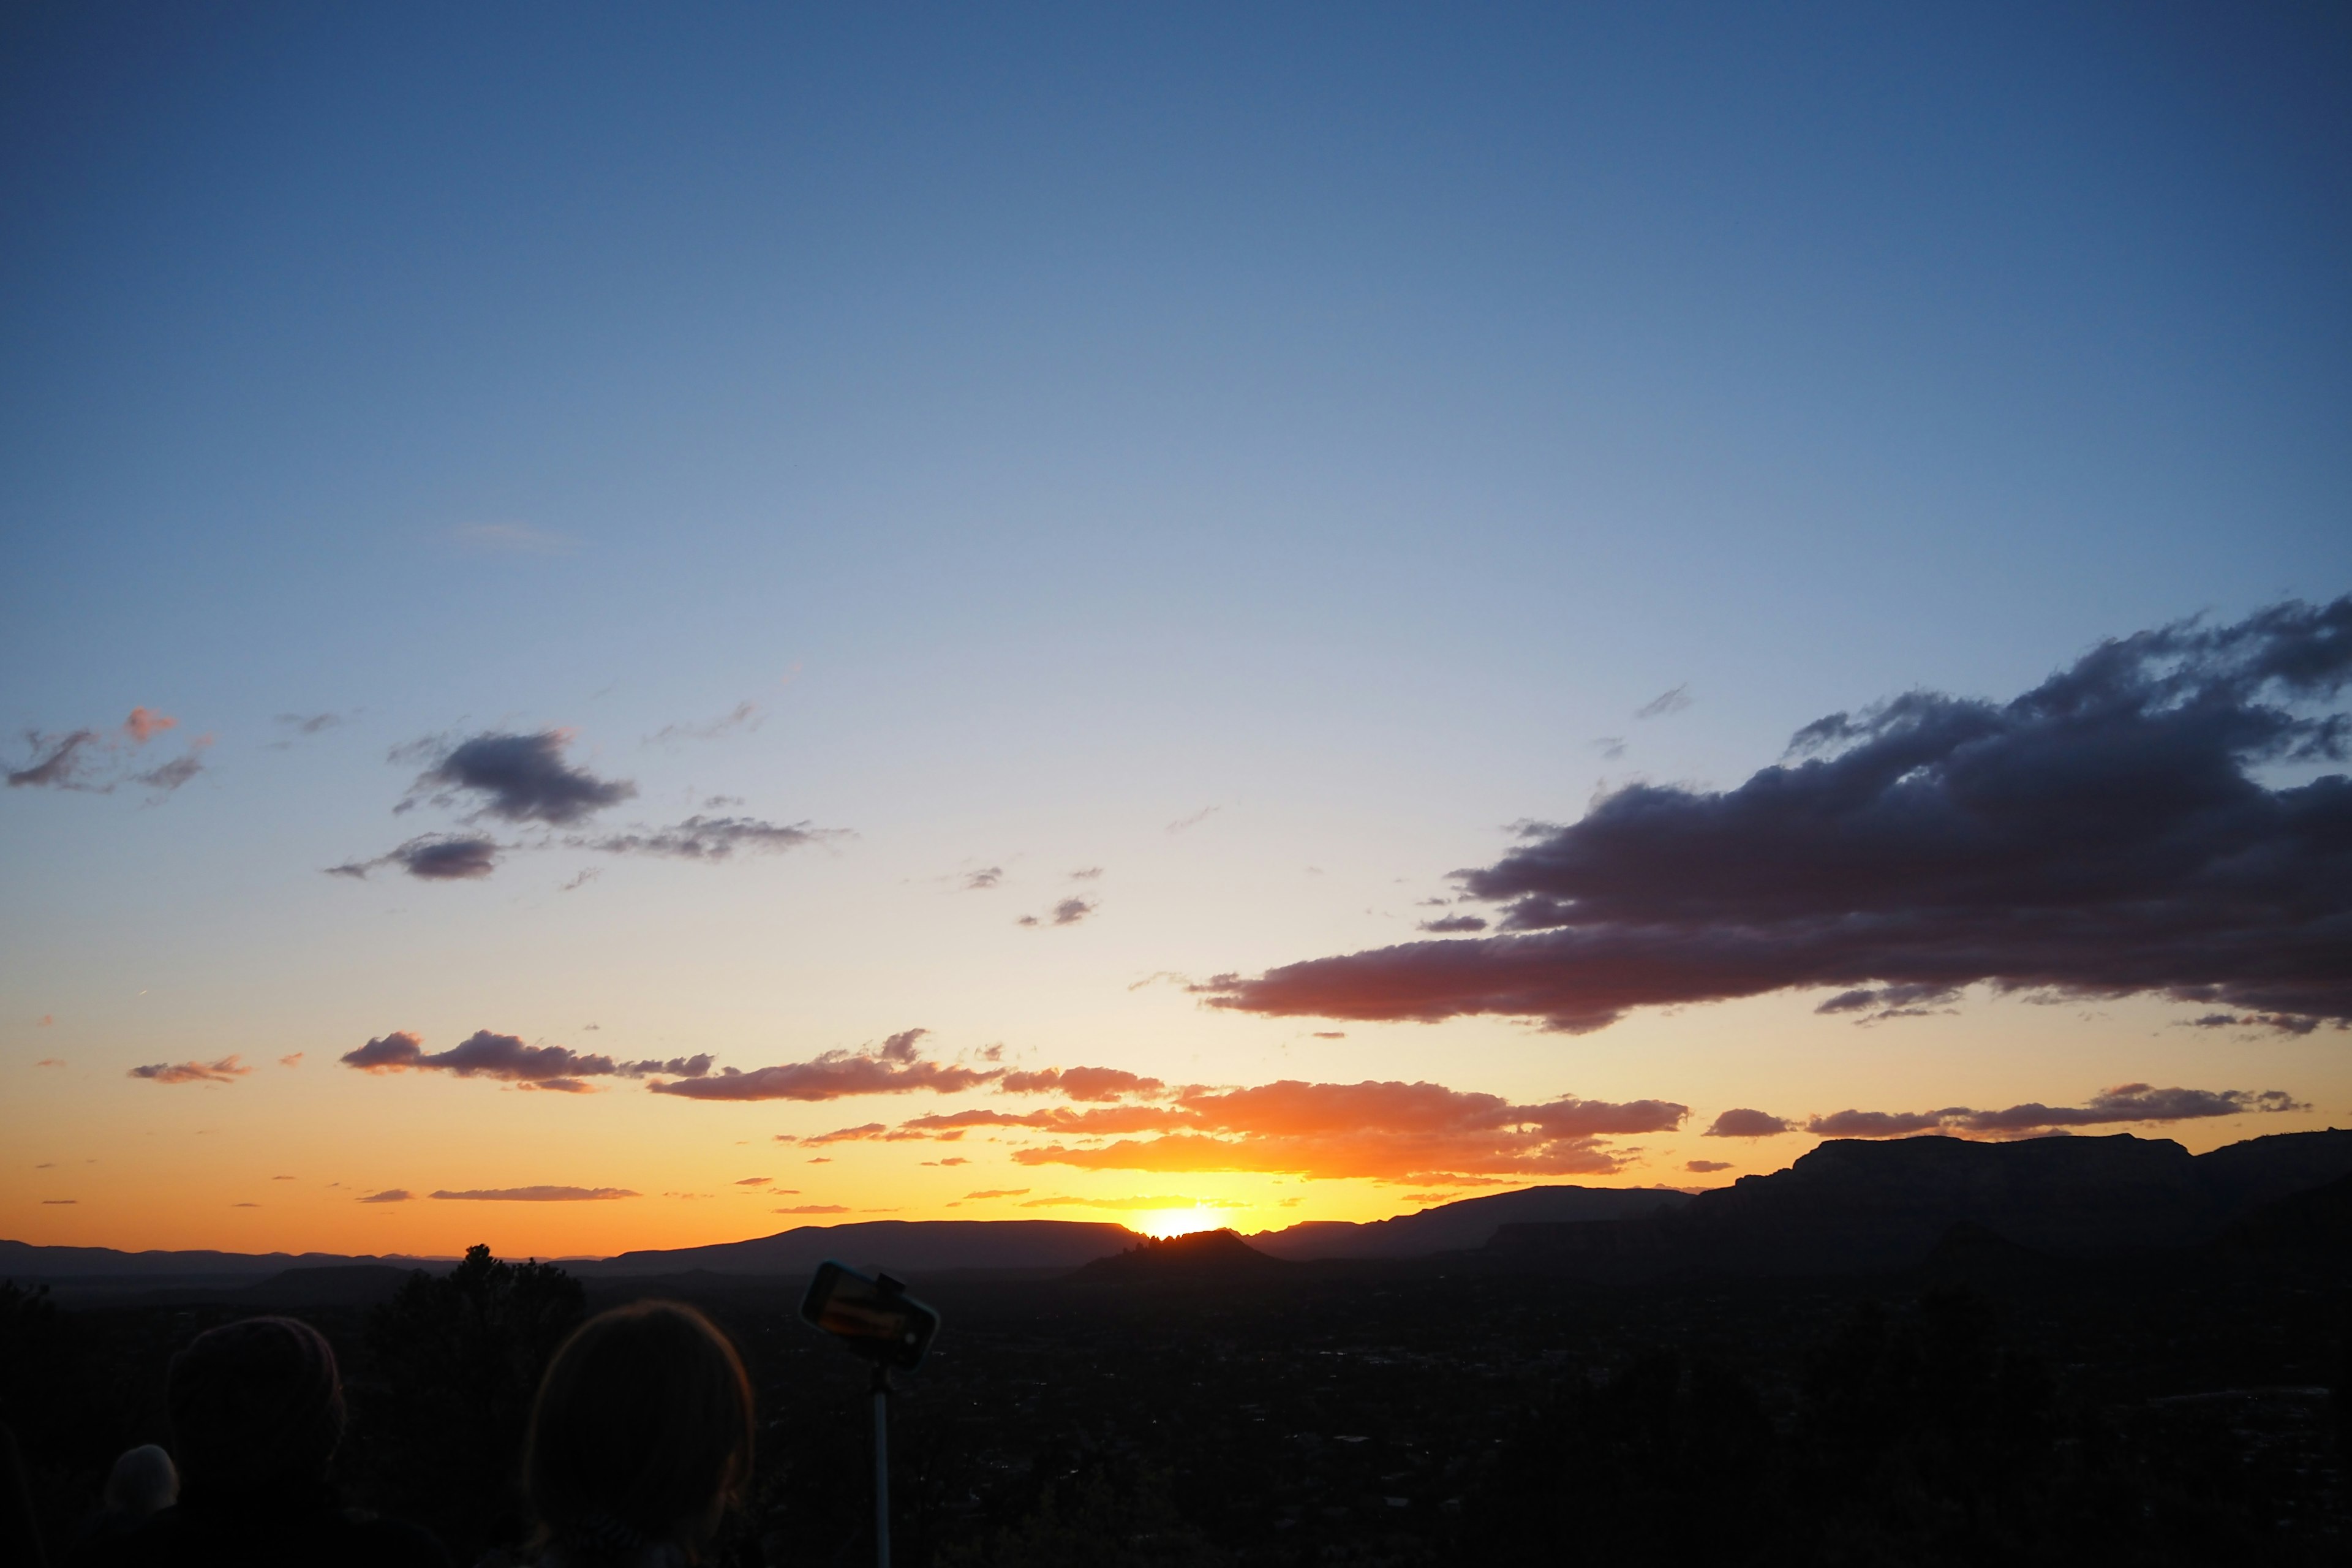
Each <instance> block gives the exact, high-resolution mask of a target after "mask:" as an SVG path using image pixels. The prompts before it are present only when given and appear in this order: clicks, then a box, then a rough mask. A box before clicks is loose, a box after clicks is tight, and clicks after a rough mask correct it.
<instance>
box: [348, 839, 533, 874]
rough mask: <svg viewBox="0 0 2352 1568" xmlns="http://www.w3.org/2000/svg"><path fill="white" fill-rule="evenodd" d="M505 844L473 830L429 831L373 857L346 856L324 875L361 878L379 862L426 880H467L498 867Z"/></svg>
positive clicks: (380, 864) (378, 864) (379, 864)
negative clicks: (360, 858)
mask: <svg viewBox="0 0 2352 1568" xmlns="http://www.w3.org/2000/svg"><path fill="white" fill-rule="evenodd" d="M505 848H506V846H505V845H503V844H500V843H499V841H498V840H497V839H495V838H483V837H477V836H475V835H472V834H460V833H428V834H426V835H425V836H424V837H419V838H412V839H410V840H409V841H408V842H407V843H405V844H403V845H401V846H400V847H397V848H394V849H387V850H385V851H384V852H383V854H381V855H379V856H377V857H376V858H374V859H373V860H346V861H345V862H343V864H341V865H340V866H330V867H328V868H327V875H328V876H330V877H349V878H352V879H353V880H355V881H364V880H365V879H366V878H367V874H368V873H369V872H370V871H373V870H374V869H375V868H377V867H379V866H397V867H399V868H401V869H402V870H404V871H405V872H407V873H408V874H409V875H410V876H412V877H417V878H422V879H424V880H425V881H428V882H455V881H466V880H470V879H474V878H477V877H487V876H488V875H489V874H490V873H491V872H492V871H493V870H495V869H496V868H498V864H499V853H500V852H501V851H502V850H504V849H505Z"/></svg>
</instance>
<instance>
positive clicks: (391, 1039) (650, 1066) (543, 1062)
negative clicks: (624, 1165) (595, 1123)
mask: <svg viewBox="0 0 2352 1568" xmlns="http://www.w3.org/2000/svg"><path fill="white" fill-rule="evenodd" d="M338 1059H340V1060H341V1062H342V1064H343V1065H344V1066H345V1067H348V1068H358V1069H359V1070H360V1071H362V1072H370V1073H398V1072H412V1071H413V1072H446V1073H449V1074H451V1075H453V1076H455V1077H457V1078H488V1079H499V1080H500V1081H502V1082H506V1083H511V1084H515V1085H518V1086H519V1087H522V1088H527V1089H553V1090H555V1091H557V1092H559V1093H564V1092H569V1093H579V1092H582V1091H583V1090H585V1089H588V1088H589V1087H590V1086H589V1085H588V1084H587V1083H586V1082H585V1081H584V1080H586V1079H592V1078H624V1079H653V1078H662V1077H678V1078H689V1079H690V1078H698V1077H700V1076H701V1075H702V1074H704V1073H707V1072H709V1070H710V1060H711V1059H710V1058H709V1057H708V1056H693V1057H673V1058H670V1059H668V1060H667V1061H662V1060H658V1059H653V1058H648V1059H646V1060H644V1061H634V1062H626V1061H616V1060H614V1058H611V1057H608V1056H602V1055H587V1054H584V1053H583V1052H579V1051H575V1050H573V1049H572V1048H571V1047H569V1046H530V1045H525V1044H524V1043H523V1041H522V1039H521V1037H520V1036H516V1035H501V1034H497V1033H494V1032H493V1031H491V1030H488V1029H477V1030H475V1031H474V1033H472V1034H471V1035H468V1036H467V1037H466V1038H465V1039H463V1040H461V1041H459V1042H458V1043H457V1044H456V1045H454V1046H452V1047H449V1048H448V1049H447V1050H446V1051H438V1052H430V1053H428V1052H427V1051H426V1050H425V1042H424V1041H423V1040H422V1039H420V1038H419V1037H417V1036H415V1035H414V1034H412V1033H410V1032H409V1031H408V1030H406V1029H394V1030H393V1031H392V1032H391V1033H390V1034H387V1035H383V1036H381V1037H377V1038H374V1039H372V1040H370V1041H368V1042H367V1043H366V1044H365V1045H363V1046H360V1047H355V1048H353V1049H352V1050H348V1051H345V1052H344V1053H343V1054H342V1056H341V1058H338Z"/></svg>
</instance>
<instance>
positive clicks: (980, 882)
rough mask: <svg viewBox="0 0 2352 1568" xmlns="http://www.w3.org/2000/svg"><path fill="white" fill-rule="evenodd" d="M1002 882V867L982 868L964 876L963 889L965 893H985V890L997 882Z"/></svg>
mask: <svg viewBox="0 0 2352 1568" xmlns="http://www.w3.org/2000/svg"><path fill="white" fill-rule="evenodd" d="M1003 880H1004V868H1003V867H1002V866H982V868H980V869H979V870H977V871H969V872H966V873H965V874H964V879H963V889H964V891H965V892H967V893H978V892H985V891H986V890H987V889H991V888H993V887H995V886H996V885H997V884H998V883H999V882H1002V881H1003Z"/></svg>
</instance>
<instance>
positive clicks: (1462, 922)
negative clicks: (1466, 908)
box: [1421, 915, 1486, 934]
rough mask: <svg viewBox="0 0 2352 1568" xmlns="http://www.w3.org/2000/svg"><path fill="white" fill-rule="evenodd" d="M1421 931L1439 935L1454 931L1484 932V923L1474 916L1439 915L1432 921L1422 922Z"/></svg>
mask: <svg viewBox="0 0 2352 1568" xmlns="http://www.w3.org/2000/svg"><path fill="white" fill-rule="evenodd" d="M1421 929H1422V930H1423V931H1436V932H1439V933H1441V934H1444V933H1450V932H1454V931H1485V930H1486V921H1484V920H1481V919H1480V918H1479V917H1478V916H1476V915H1441V916H1439V917H1438V918H1437V919H1435V920H1433V921H1422V922H1421Z"/></svg>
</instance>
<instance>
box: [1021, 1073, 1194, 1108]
mask: <svg viewBox="0 0 2352 1568" xmlns="http://www.w3.org/2000/svg"><path fill="white" fill-rule="evenodd" d="M996 1087H997V1088H998V1089H1001V1090H1002V1091H1003V1092H1004V1093H1006V1094H1059V1095H1066V1096H1067V1097H1068V1098H1069V1099H1072V1100H1097V1101H1099V1100H1123V1099H1125V1098H1127V1097H1128V1096H1129V1095H1136V1096H1142V1095H1152V1094H1158V1093H1159V1092H1160V1090H1161V1089H1165V1088H1167V1087H1168V1086H1167V1085H1166V1084H1164V1083H1162V1082H1160V1079H1156V1078H1144V1077H1141V1076H1140V1075H1139V1074H1136V1073H1131V1072H1126V1071H1122V1070H1121V1069H1119V1068H1040V1069H1039V1070H1037V1071H1035V1072H1008V1073H1006V1074H1005V1075H1004V1077H1003V1080H1002V1081H1000V1082H999V1083H998V1084H997V1086H996Z"/></svg>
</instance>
